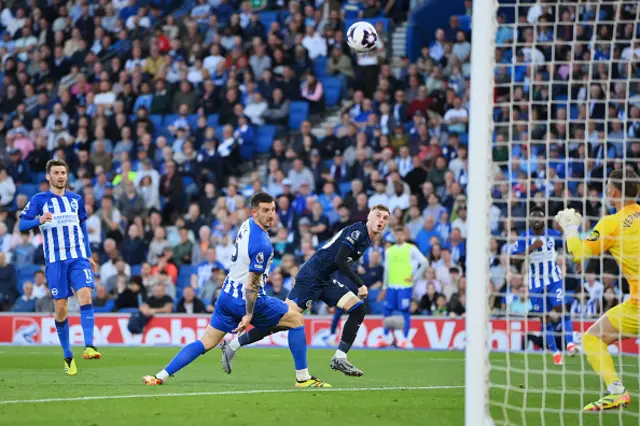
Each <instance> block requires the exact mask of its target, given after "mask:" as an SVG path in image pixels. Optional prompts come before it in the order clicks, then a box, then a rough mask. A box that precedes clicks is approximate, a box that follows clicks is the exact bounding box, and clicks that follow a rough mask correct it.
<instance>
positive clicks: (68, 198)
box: [20, 191, 91, 264]
mask: <svg viewBox="0 0 640 426" xmlns="http://www.w3.org/2000/svg"><path fill="white" fill-rule="evenodd" d="M46 212H51V214H52V215H53V218H52V220H51V222H45V223H44V224H42V225H40V232H42V237H43V244H44V257H45V260H46V262H47V264H49V263H54V262H59V261H63V260H70V259H78V258H83V259H88V258H89V256H88V254H90V253H91V249H90V247H89V241H88V240H85V237H84V235H83V232H82V229H81V227H80V224H81V223H82V222H84V221H85V220H87V212H86V210H85V208H84V201H83V200H82V197H81V196H79V195H78V194H74V193H72V192H69V191H66V192H65V193H64V195H62V196H59V195H56V194H54V193H52V192H51V191H47V192H40V193H38V194H36V195H34V196H33V197H32V198H31V201H29V202H28V203H27V205H26V206H25V207H24V210H22V213H21V214H20V217H21V218H22V219H27V220H33V219H35V218H36V217H38V216H42V215H43V214H44V213H46Z"/></svg>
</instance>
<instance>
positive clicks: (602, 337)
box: [556, 169, 640, 411]
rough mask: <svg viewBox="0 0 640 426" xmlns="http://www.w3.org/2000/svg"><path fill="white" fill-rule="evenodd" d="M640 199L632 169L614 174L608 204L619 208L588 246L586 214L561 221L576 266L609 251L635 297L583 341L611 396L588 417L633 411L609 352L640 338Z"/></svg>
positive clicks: (568, 214)
mask: <svg viewBox="0 0 640 426" xmlns="http://www.w3.org/2000/svg"><path fill="white" fill-rule="evenodd" d="M639 193H640V179H639V178H638V175H637V174H636V173H635V172H633V171H632V170H629V169H624V170H622V169H620V170H614V171H613V172H611V174H610V175H609V182H608V184H607V198H608V200H609V201H610V202H611V204H613V205H614V206H615V208H616V213H615V214H612V215H608V216H605V217H603V218H602V219H601V220H600V221H599V222H598V224H597V225H596V227H595V228H594V230H593V231H592V232H591V234H590V235H589V236H588V237H587V238H586V239H585V240H580V238H579V237H578V227H579V226H580V224H581V223H582V217H581V216H580V214H578V213H576V212H575V211H574V210H573V209H565V210H563V211H561V212H560V213H558V214H557V215H556V221H557V222H558V223H559V224H560V226H561V227H562V229H563V231H564V238H565V239H566V241H567V250H568V251H569V253H570V254H571V256H572V257H573V260H574V261H575V262H581V261H583V260H586V259H587V258H589V257H592V256H599V255H601V254H602V253H604V252H606V251H609V253H611V255H612V256H613V257H614V258H615V260H616V262H617V263H618V265H619V266H620V268H621V269H622V273H623V274H624V276H625V277H626V279H627V281H628V282H629V288H630V291H631V298H630V299H629V300H627V301H626V302H624V303H622V304H620V305H617V306H616V307H614V308H612V309H610V310H609V311H607V312H606V313H605V314H604V315H603V316H602V317H601V318H600V319H599V320H598V321H597V322H596V323H595V324H593V325H592V326H591V327H590V328H589V330H587V332H586V333H585V334H584V337H583V339H582V344H583V349H584V352H585V353H586V355H587V360H588V361H589V364H591V367H592V368H593V369H594V370H595V371H596V372H597V373H598V374H599V375H600V377H601V378H602V380H603V381H604V382H605V384H606V385H607V391H608V395H606V396H604V397H602V398H600V399H599V400H597V401H595V402H592V403H590V404H587V405H586V406H585V407H584V410H585V411H599V410H609V409H612V408H618V407H627V406H628V405H629V403H630V401H631V398H630V396H629V392H627V390H626V389H625V387H624V386H623V385H622V382H621V381H620V378H619V377H618V373H617V372H616V369H615V367H614V364H613V358H612V357H611V355H610V354H609V351H608V349H607V347H608V346H609V345H611V344H613V343H615V342H617V341H618V340H620V339H622V338H630V337H634V338H637V337H638V327H639V320H640V307H639V303H640V302H639V300H638V296H639V295H638V278H639V275H640V273H639V272H640V271H639V269H640V268H639V263H640V206H639V205H638V204H637V203H636V199H637V197H638V194H639Z"/></svg>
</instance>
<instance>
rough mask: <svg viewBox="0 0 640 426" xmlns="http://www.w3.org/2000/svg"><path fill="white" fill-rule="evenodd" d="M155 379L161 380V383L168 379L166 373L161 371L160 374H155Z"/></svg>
mask: <svg viewBox="0 0 640 426" xmlns="http://www.w3.org/2000/svg"><path fill="white" fill-rule="evenodd" d="M156 378H158V379H160V380H162V381H163V382H164V381H165V380H167V379H168V378H169V373H167V370H162V371H161V372H159V373H158V374H156Z"/></svg>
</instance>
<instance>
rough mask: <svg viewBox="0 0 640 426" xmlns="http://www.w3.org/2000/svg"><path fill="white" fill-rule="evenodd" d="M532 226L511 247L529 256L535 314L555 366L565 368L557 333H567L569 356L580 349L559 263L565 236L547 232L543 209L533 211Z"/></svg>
mask: <svg viewBox="0 0 640 426" xmlns="http://www.w3.org/2000/svg"><path fill="white" fill-rule="evenodd" d="M529 223H530V228H529V230H527V231H525V232H523V233H522V234H520V236H519V238H518V241H517V242H516V243H515V244H514V245H513V246H512V247H511V254H512V255H518V254H520V255H521V254H524V253H525V252H526V254H527V261H528V271H529V295H530V299H531V304H532V306H533V312H534V313H536V314H538V315H540V327H541V332H542V333H543V335H544V336H545V337H544V340H545V341H546V345H547V349H549V350H550V351H551V352H552V353H553V363H554V364H555V365H562V352H561V350H560V348H558V346H557V344H556V335H555V333H556V330H558V329H559V330H561V332H562V333H563V334H564V337H565V339H566V340H565V341H566V342H567V352H568V353H569V355H571V356H572V355H575V353H576V350H577V348H576V345H575V344H574V343H573V324H572V323H571V316H570V315H569V313H568V312H567V310H566V306H567V304H569V303H572V301H573V300H572V299H573V298H572V297H569V296H567V295H566V293H565V289H564V287H563V281H562V271H561V270H560V267H559V266H558V263H557V261H556V259H557V256H558V254H557V252H556V249H557V247H556V243H557V242H560V243H562V241H561V238H562V234H561V233H560V232H558V231H556V230H555V229H547V227H546V225H545V214H544V212H543V211H542V210H541V209H535V208H534V209H532V210H531V213H530V214H529ZM559 240H560V241H559Z"/></svg>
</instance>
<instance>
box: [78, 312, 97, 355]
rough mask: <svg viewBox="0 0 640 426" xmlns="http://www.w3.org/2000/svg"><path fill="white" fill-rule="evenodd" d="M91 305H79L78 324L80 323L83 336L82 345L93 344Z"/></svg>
mask: <svg viewBox="0 0 640 426" xmlns="http://www.w3.org/2000/svg"><path fill="white" fill-rule="evenodd" d="M94 322H95V320H94V316H93V305H92V304H88V305H82V306H80V325H82V335H83V336H84V347H85V348H86V347H87V346H93V324H94Z"/></svg>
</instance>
